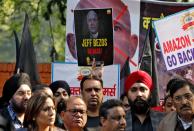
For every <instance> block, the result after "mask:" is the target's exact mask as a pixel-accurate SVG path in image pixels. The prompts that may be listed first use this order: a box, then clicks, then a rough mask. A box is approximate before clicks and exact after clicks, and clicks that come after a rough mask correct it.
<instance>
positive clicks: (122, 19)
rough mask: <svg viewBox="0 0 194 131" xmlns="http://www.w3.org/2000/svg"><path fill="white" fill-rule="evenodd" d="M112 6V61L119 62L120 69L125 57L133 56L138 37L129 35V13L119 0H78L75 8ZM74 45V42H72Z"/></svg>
mask: <svg viewBox="0 0 194 131" xmlns="http://www.w3.org/2000/svg"><path fill="white" fill-rule="evenodd" d="M84 8H113V21H114V27H113V28H114V63H117V64H121V69H122V67H123V65H124V64H125V62H126V60H127V58H128V57H129V58H130V59H131V58H132V57H133V56H134V54H135V51H136V48H137V44H138V38H137V36H136V35H131V22H130V14H129V12H128V9H127V8H126V6H125V5H124V4H123V3H122V1H120V0H106V1H103V2H102V1H99V0H80V2H79V3H78V5H77V7H76V9H84ZM123 12H124V13H123ZM72 44H74V45H75V43H72ZM74 47H75V46H74Z"/></svg>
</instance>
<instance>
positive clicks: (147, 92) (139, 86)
mask: <svg viewBox="0 0 194 131" xmlns="http://www.w3.org/2000/svg"><path fill="white" fill-rule="evenodd" d="M153 88H154V87H153V82H152V78H151V77H150V75H149V74H148V73H146V72H144V71H141V70H138V71H135V72H132V73H131V74H130V75H129V76H128V77H127V79H126V82H125V92H126V94H127V97H128V99H129V102H130V105H131V110H130V111H128V112H127V116H126V120H127V128H126V131H156V129H157V126H158V125H159V122H160V120H161V119H162V118H163V116H164V114H163V113H161V112H157V111H153V110H151V109H150V99H151V91H152V90H153Z"/></svg>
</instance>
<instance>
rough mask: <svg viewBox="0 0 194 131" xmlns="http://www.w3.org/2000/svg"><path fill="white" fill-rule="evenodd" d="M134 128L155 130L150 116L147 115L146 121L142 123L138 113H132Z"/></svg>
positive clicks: (144, 130)
mask: <svg viewBox="0 0 194 131" xmlns="http://www.w3.org/2000/svg"><path fill="white" fill-rule="evenodd" d="M132 130H133V131H153V128H152V123H151V119H150V116H149V115H147V116H146V118H145V120H144V122H143V123H141V122H140V120H139V119H138V117H137V116H136V115H132Z"/></svg>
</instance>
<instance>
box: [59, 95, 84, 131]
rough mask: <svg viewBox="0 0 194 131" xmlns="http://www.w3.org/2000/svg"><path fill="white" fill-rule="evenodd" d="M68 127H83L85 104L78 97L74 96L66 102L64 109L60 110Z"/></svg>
mask: <svg viewBox="0 0 194 131" xmlns="http://www.w3.org/2000/svg"><path fill="white" fill-rule="evenodd" d="M61 117H62V119H63V120H64V123H65V125H66V126H67V128H68V129H74V128H83V127H84V126H85V124H86V122H87V108H86V104H85V103H84V101H83V100H81V99H80V98H75V99H74V100H71V101H70V102H68V103H67V109H66V111H62V112H61Z"/></svg>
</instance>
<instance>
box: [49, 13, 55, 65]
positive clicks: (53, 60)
mask: <svg viewBox="0 0 194 131" xmlns="http://www.w3.org/2000/svg"><path fill="white" fill-rule="evenodd" d="M49 26H50V32H51V41H52V46H51V51H50V57H51V62H55V61H56V59H57V51H56V49H55V40H54V36H53V30H52V23H51V18H50V16H49Z"/></svg>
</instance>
